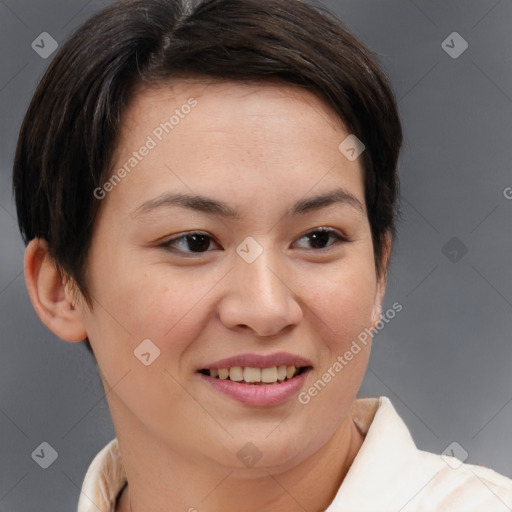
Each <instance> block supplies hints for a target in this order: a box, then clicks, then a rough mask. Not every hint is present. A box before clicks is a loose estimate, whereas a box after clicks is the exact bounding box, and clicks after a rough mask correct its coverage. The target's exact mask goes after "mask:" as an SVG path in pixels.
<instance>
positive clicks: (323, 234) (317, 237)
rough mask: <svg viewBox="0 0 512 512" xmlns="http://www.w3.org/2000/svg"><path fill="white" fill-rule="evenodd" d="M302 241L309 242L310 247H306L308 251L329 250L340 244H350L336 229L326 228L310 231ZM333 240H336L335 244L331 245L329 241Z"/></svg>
mask: <svg viewBox="0 0 512 512" xmlns="http://www.w3.org/2000/svg"><path fill="white" fill-rule="evenodd" d="M302 239H308V240H309V243H310V247H306V249H310V248H311V249H327V248H329V247H331V246H332V245H335V244H336V243H338V242H348V240H347V239H346V238H345V237H344V236H342V235H341V234H339V233H338V232H337V231H335V230H334V229H326V228H322V229H315V230H313V231H310V232H309V233H306V234H305V235H304V236H302V237H301V238H300V240H302ZM331 239H333V240H334V242H333V243H329V240H331Z"/></svg>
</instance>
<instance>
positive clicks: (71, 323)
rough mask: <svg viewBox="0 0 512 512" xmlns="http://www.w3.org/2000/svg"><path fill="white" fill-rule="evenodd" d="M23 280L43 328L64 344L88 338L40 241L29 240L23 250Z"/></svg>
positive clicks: (67, 291)
mask: <svg viewBox="0 0 512 512" xmlns="http://www.w3.org/2000/svg"><path fill="white" fill-rule="evenodd" d="M25 281H26V283H27V288H28V293H29V295H30V300H31V301H32V305H33V306H34V309H35V310H36V313H37V314H38V316H39V318H40V319H41V321H42V322H43V323H44V324H45V325H46V327H48V328H49V329H50V330H51V331H52V332H54V333H55V334H56V335H57V336H58V337H59V338H61V339H63V340H66V341H71V342H77V341H82V340H84V339H85V338H86V337H87V332H86V330H85V327H84V325H83V322H82V319H81V317H80V315H79V312H78V308H76V307H73V304H72V301H73V297H72V294H71V291H70V290H69V288H68V287H66V286H65V284H64V280H63V278H62V277H61V276H60V274H59V272H58V270H57V267H56V266H55V263H54V261H53V259H52V258H51V256H50V255H49V253H48V244H47V242H46V240H44V239H42V238H34V239H33V240H31V241H30V242H29V244H28V246H27V248H26V250H25Z"/></svg>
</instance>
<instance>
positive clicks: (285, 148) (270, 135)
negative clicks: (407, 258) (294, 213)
mask: <svg viewBox="0 0 512 512" xmlns="http://www.w3.org/2000/svg"><path fill="white" fill-rule="evenodd" d="M347 136H348V132H347V131H346V129H345V128H344V126H343V124H342V122H341V121H340V120H339V119H338V118H337V116H336V115H335V113H334V112H332V110H331V109H330V108H329V107H328V106H327V105H326V104H325V103H324V102H323V101H322V100H320V99H319V98H317V97H316V96H315V95H313V94H311V93H309V92H307V91H305V90H303V89H300V88H297V87H293V86H285V85H282V84H257V85H254V84H242V83H233V82H212V83H205V82H198V81H192V80H181V81H176V82H173V83H169V84H167V85H165V86H159V87H152V88H146V89H142V90H140V91H139V92H138V93H137V94H136V95H135V96H134V98H133V99H132V101H131V103H130V104H129V106H128V108H127V110H126V112H125V115H124V117H123V120H122V131H121V137H120V141H119V144H118V148H117V154H116V156H115V161H114V165H113V167H112V172H114V173H115V172H116V170H117V169H120V168H121V167H126V164H127V163H128V167H130V163H131V164H134V165H133V169H132V168H130V169H129V172H127V173H123V174H127V175H128V176H127V177H126V178H125V179H123V182H122V183H121V186H116V190H115V191H114V193H111V194H109V201H110V200H111V199H112V198H113V197H116V198H117V199H120V200H123V203H124V204H125V206H128V205H135V203H137V202H138V203H140V200H141V199H142V198H144V199H146V200H147V199H150V198H151V196H153V197H156V196H158V195H160V194H161V193H162V192H163V191H166V190H171V191H173V192H187V193H190V192H193V193H196V194H201V195H207V194H206V193H207V192H211V191H212V190H215V191H216V193H217V195H219V194H220V195H223V197H224V199H226V200H227V199H230V198H234V199H236V197H241V196H242V195H243V189H245V190H246V192H248V191H252V193H255V192H256V191H258V190H260V191H264V192H265V198H266V199H267V201H272V200H273V199H276V200H281V201H282V199H283V194H285V195H287V194H288V195H289V194H290V193H292V192H294V190H295V193H294V194H293V195H295V196H305V195H306V194H307V192H308V190H310V189H313V188H315V187H317V186H321V187H323V188H324V189H325V187H326V186H328V185H342V186H345V188H348V189H349V190H350V191H351V192H352V193H353V194H354V195H355V196H358V197H359V198H360V200H361V202H362V203H363V204H364V189H363V180H362V168H361V165H360V162H359V161H353V162H351V161H349V160H347V159H346V158H345V157H344V156H343V155H342V154H341V152H340V151H339V149H338V146H339V145H340V143H341V142H342V141H343V140H344V139H345V138H346V137H347ZM145 146H146V147H150V149H149V150H147V149H144V147H145ZM139 150H141V151H139ZM142 150H144V151H142ZM141 152H144V156H143V158H140V155H138V154H136V153H141ZM210 195H211V194H210ZM110 196H112V198H111V197H110ZM235 196H236V197H235ZM296 198H297V197H295V199H296ZM246 199H247V196H246V197H245V199H244V198H242V199H241V203H243V201H244V200H246Z"/></svg>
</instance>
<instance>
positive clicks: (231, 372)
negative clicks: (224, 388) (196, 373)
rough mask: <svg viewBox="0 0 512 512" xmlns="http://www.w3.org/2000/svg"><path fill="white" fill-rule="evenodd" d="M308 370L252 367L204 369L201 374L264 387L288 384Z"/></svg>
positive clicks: (282, 367) (302, 368)
mask: <svg viewBox="0 0 512 512" xmlns="http://www.w3.org/2000/svg"><path fill="white" fill-rule="evenodd" d="M306 369H307V367H306V366H302V367H297V366H293V365H291V366H287V365H280V366H271V367H267V368H255V367H251V366H245V367H242V366H233V367H231V368H218V369H217V368H214V369H203V370H200V373H202V374H203V375H207V376H210V377H213V378H215V379H220V380H230V381H232V382H242V383H244V384H253V385H264V384H277V383H280V382H287V381H289V380H291V379H293V378H294V377H296V376H297V375H300V374H301V373H303V372H304V371H305V370H306Z"/></svg>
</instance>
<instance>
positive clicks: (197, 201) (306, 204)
mask: <svg viewBox="0 0 512 512" xmlns="http://www.w3.org/2000/svg"><path fill="white" fill-rule="evenodd" d="M333 204H346V205H348V206H351V207H352V208H354V209H356V210H358V211H359V212H361V213H365V209H364V206H363V205H362V204H361V201H359V199H357V197H356V196H354V195H353V194H352V193H350V192H348V191H347V190H345V189H343V188H338V189H335V190H332V191H331V192H327V193H325V194H321V195H318V196H315V197H311V198H308V199H301V200H300V201H298V202H296V203H295V204H294V205H293V206H292V207H291V208H290V209H289V210H288V211H287V213H286V214H285V216H286V217H292V216H294V215H303V214H306V213H309V212H312V211H314V210H319V209H321V208H326V207H328V206H331V205H333ZM176 206H178V207H181V208H186V209H189V210H194V211H199V212H202V213H206V214H207V215H219V216H221V217H224V218H229V219H240V218H241V214H240V213H239V212H238V211H237V210H235V209H234V208H232V207H231V206H229V205H228V204H227V203H224V202H222V201H218V200H216V199H213V198H210V197H205V196H201V195H189V194H173V193H164V194H162V195H161V196H159V197H156V198H155V199H151V200H149V201H146V202H145V203H143V204H141V205H140V206H139V207H138V208H136V209H135V210H134V211H133V213H132V214H131V216H132V217H141V216H144V215H147V214H149V213H151V212H153V211H155V210H159V209H161V208H169V207H176Z"/></svg>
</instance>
